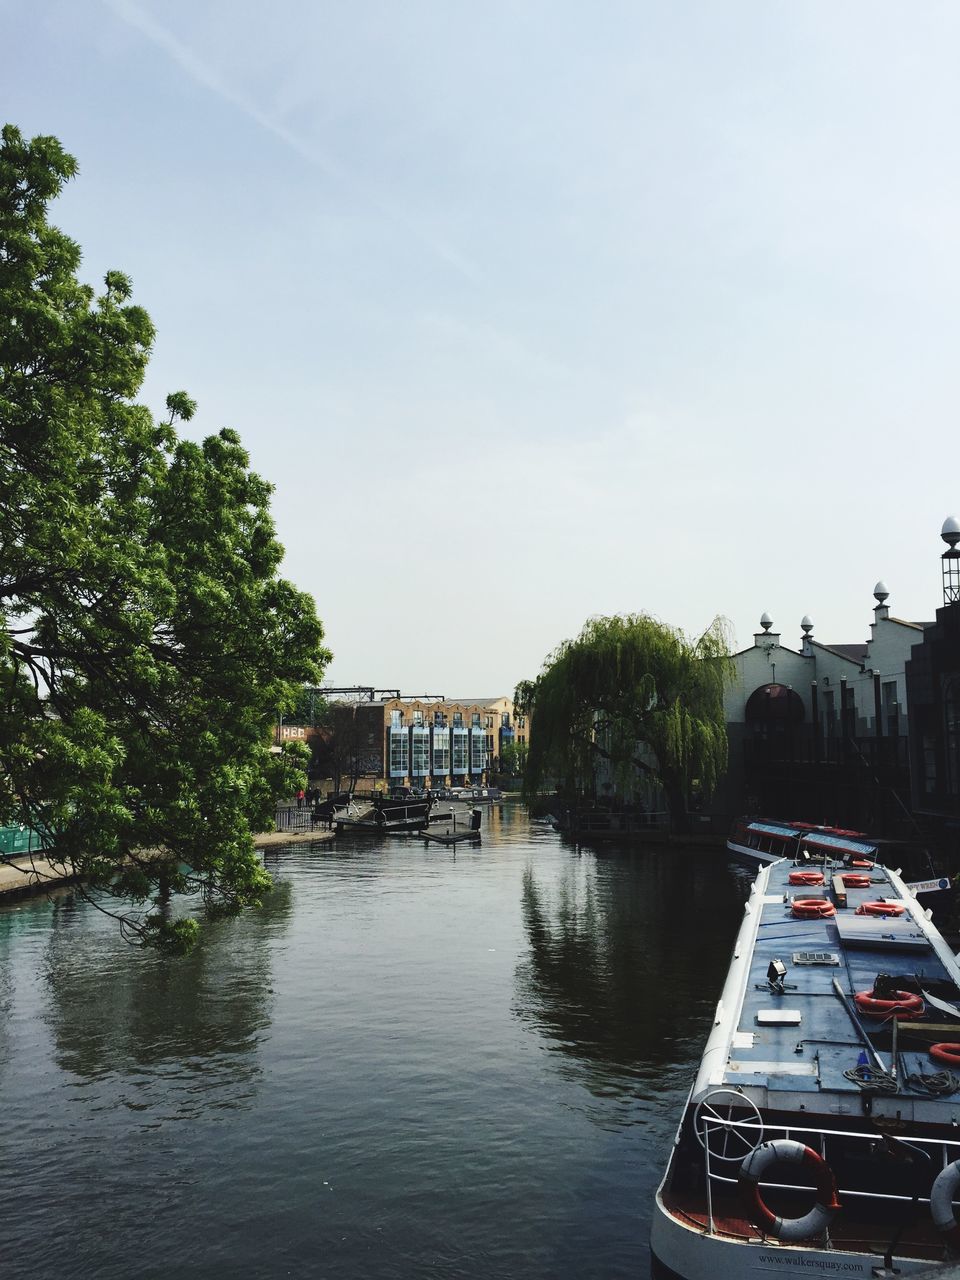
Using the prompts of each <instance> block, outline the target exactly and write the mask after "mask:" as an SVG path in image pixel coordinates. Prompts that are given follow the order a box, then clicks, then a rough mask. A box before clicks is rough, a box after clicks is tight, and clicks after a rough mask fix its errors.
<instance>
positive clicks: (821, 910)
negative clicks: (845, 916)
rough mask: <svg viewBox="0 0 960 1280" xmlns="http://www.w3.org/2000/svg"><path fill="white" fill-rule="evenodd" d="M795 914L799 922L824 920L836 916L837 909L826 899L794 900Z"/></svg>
mask: <svg viewBox="0 0 960 1280" xmlns="http://www.w3.org/2000/svg"><path fill="white" fill-rule="evenodd" d="M793 914H794V915H795V916H796V917H797V919H798V920H822V919H825V918H826V917H827V916H835V915H836V914H837V908H836V907H835V906H834V905H833V903H832V902H828V901H827V899H826V898H794V900H793Z"/></svg>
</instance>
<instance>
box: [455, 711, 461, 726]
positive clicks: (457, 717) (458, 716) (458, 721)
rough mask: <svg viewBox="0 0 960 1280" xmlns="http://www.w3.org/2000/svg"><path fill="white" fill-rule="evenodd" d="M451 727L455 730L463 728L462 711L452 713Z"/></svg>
mask: <svg viewBox="0 0 960 1280" xmlns="http://www.w3.org/2000/svg"><path fill="white" fill-rule="evenodd" d="M453 727H454V728H455V729H462V728H463V712H462V711H455V712H454V713H453Z"/></svg>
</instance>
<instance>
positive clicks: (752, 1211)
mask: <svg viewBox="0 0 960 1280" xmlns="http://www.w3.org/2000/svg"><path fill="white" fill-rule="evenodd" d="M776 1164H799V1165H803V1166H804V1167H805V1168H806V1169H808V1170H809V1171H810V1172H811V1174H812V1175H813V1181H814V1183H815V1185H816V1192H817V1200H816V1203H815V1204H814V1206H813V1208H812V1209H811V1210H810V1212H809V1213H807V1214H804V1216H803V1217H802V1218H780V1217H778V1216H777V1215H776V1214H775V1213H774V1212H773V1210H772V1209H771V1208H770V1207H769V1206H768V1205H766V1204H765V1203H764V1200H763V1197H762V1196H761V1194H760V1179H761V1177H762V1176H763V1174H764V1173H766V1171H767V1169H769V1168H770V1167H771V1166H772V1165H776ZM738 1183H739V1187H740V1193H741V1195H742V1196H743V1198H744V1201H745V1203H746V1209H747V1213H748V1215H749V1217H750V1220H751V1221H752V1222H754V1223H756V1225H757V1226H758V1227H759V1228H760V1230H761V1231H763V1232H764V1233H765V1234H766V1235H770V1236H773V1237H774V1239H775V1240H786V1241H788V1242H790V1243H794V1242H796V1241H799V1240H812V1239H817V1238H819V1237H821V1236H823V1235H824V1234H825V1232H826V1230H827V1228H828V1227H829V1225H830V1222H831V1220H832V1219H833V1217H834V1215H835V1214H836V1212H837V1210H838V1209H839V1208H840V1202H839V1201H838V1199H837V1180H836V1178H835V1177H834V1176H833V1171H832V1169H831V1168H830V1166H829V1165H828V1164H827V1162H826V1161H825V1160H824V1158H823V1156H821V1155H820V1153H819V1152H817V1151H814V1149H813V1148H812V1147H807V1146H804V1144H803V1143H802V1142H795V1141H794V1140H793V1139H792V1138H779V1139H777V1140H776V1141H774V1142H764V1143H761V1145H760V1146H759V1147H757V1148H756V1150H755V1151H751V1152H750V1154H749V1155H748V1156H747V1158H746V1159H745V1160H744V1162H743V1164H742V1165H741V1166H740V1176H739V1179H738Z"/></svg>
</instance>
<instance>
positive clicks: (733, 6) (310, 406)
mask: <svg viewBox="0 0 960 1280" xmlns="http://www.w3.org/2000/svg"><path fill="white" fill-rule="evenodd" d="M0 24H2V28H0V29H2V31H3V33H4V34H3V39H2V41H0V101H2V103H3V116H4V119H5V120H8V121H10V122H12V123H14V124H16V125H17V126H18V127H19V128H20V129H21V130H22V131H23V132H24V133H25V134H27V135H29V136H34V135H36V134H55V135H56V136H57V137H59V138H60V140H61V141H62V143H63V144H64V146H65V147H66V148H67V150H68V151H70V152H71V153H72V154H73V155H74V156H76V157H77V159H78V161H79V165H80V172H79V176H78V177H77V178H76V179H75V180H74V181H73V182H72V183H71V184H70V185H69V186H68V188H67V189H66V191H65V192H64V194H63V196H62V197H61V198H60V199H59V200H58V201H57V203H56V204H55V206H54V209H53V212H52V219H53V221H54V222H55V223H56V225H58V226H60V227H61V228H62V229H63V230H64V231H66V232H67V233H68V234H69V235H71V236H72V237H73V238H74V239H76V240H77V241H78V242H79V243H80V244H81V246H82V248H83V253H84V258H83V266H82V269H81V275H82V277H83V278H84V279H85V280H87V281H89V282H90V283H97V282H98V281H100V280H101V279H102V276H103V274H104V273H105V272H106V271H107V270H109V269H117V270H121V271H124V272H126V273H127V274H129V275H130V276H131V277H132V278H133V281H134V298H135V300H136V301H137V302H139V303H140V304H142V305H143V306H145V307H146V309H147V310H148V311H149V313H150V315H151V317H152V319H153V321H154V323H155V325H156V326H157V330H158V336H157V341H156V346H155V350H154V355H153V359H152V361H151V366H150V370H149V372H148V375H147V379H146V381H145V383H144V387H143V391H142V395H141V397H140V399H141V401H142V402H144V403H146V404H148V405H150V406H151V408H152V409H153V410H154V412H155V413H157V414H158V415H159V414H160V413H161V412H162V409H163V403H164V399H165V396H166V394H167V393H168V392H169V391H174V390H179V389H184V390H186V391H188V392H189V393H190V394H191V395H192V396H193V397H194V398H195V399H196V400H197V401H198V402H199V411H198V413H197V416H196V418H194V420H193V421H192V422H191V423H190V424H189V425H188V426H187V427H186V428H185V429H184V433H185V434H189V435H191V436H194V437H197V438H199V437H201V436H203V435H207V434H210V433H211V432H214V431H217V430H219V429H220V428H221V427H224V426H230V427H233V428H235V429H236V430H238V431H239V432H240V434H241V437H242V438H243V441H244V443H245V445H246V447H247V448H248V450H249V452H250V456H251V463H252V465H253V467H254V469H255V470H257V471H258V472H259V473H260V474H261V475H263V476H264V477H266V478H267V479H268V480H270V481H271V483H272V484H273V485H274V486H275V491H274V497H273V514H274V518H275V520H276V524H277V530H278V535H279V537H280V539H281V541H282V542H283V544H284V546H285V548H286V559H285V561H284V570H283V572H284V574H285V576H286V577H288V578H290V579H291V580H292V581H294V582H295V583H296V584H297V585H298V586H299V587H300V588H302V589H303V590H306V591H309V592H310V593H311V594H312V595H313V596H314V598H315V600H316V604H317V610H318V613H319V615H320V617H321V618H322V619H323V621H324V625H325V628H326V634H327V641H328V643H329V645H330V648H331V649H332V650H333V654H334V659H333V662H332V664H331V665H330V667H329V669H328V671H327V683H330V684H337V685H352V684H364V685H375V686H377V687H390V688H400V689H401V690H402V691H403V692H404V693H409V694H415V693H438V694H444V695H446V696H448V697H454V696H457V695H463V694H469V695H476V696H479V695H484V696H494V695H499V694H504V693H506V694H509V693H510V692H511V691H512V689H513V687H514V685H515V684H516V682H517V681H518V680H520V679H524V678H528V677H532V676H534V675H536V673H537V671H538V670H539V669H540V666H541V664H542V662H543V660H544V659H545V658H546V657H547V655H548V654H549V653H550V652H551V651H552V650H553V649H554V648H555V647H556V646H557V645H558V644H559V643H560V642H562V641H563V640H565V639H568V638H572V637H573V636H575V635H576V634H577V633H578V632H579V630H580V628H581V627H582V625H583V623H584V622H585V621H586V619H587V618H589V617H592V616H594V615H598V614H614V613H630V612H645V613H650V614H653V615H655V616H656V617H658V618H660V619H661V620H663V621H664V622H667V623H670V624H672V625H674V626H677V627H679V628H681V629H682V630H683V631H684V632H686V633H687V634H688V635H691V636H695V635H698V634H699V633H700V632H702V631H703V630H705V629H706V627H707V626H708V625H709V624H710V622H711V621H712V619H713V618H714V617H715V616H716V615H718V614H720V615H723V616H724V617H726V618H727V619H728V620H729V622H730V625H731V628H732V631H733V636H734V642H735V646H736V647H737V648H743V647H745V646H746V645H748V644H749V643H750V642H751V638H752V635H753V633H754V632H755V631H756V630H757V629H758V626H759V618H760V615H761V614H762V613H763V612H764V611H766V612H769V613H770V615H771V617H772V618H773V622H774V629H775V630H778V631H779V632H781V634H782V638H783V643H784V644H788V645H790V646H791V647H795V648H797V647H799V641H800V635H801V632H800V620H801V618H802V617H803V616H804V615H805V614H809V616H810V617H811V619H812V620H813V622H814V633H813V634H814V637H815V638H816V639H818V640H820V641H822V642H824V643H828V644H829V643H841V642H842V643H851V642H855V641H861V640H864V639H866V638H867V637H868V635H869V623H870V622H871V621H872V616H873V615H872V612H871V611H872V608H873V605H874V603H875V602H874V599H873V594H872V593H873V588H874V584H875V583H876V582H877V580H878V579H883V580H884V581H885V582H886V584H887V586H888V588H889V590H890V599H889V602H888V603H889V605H890V607H891V611H892V613H893V614H894V615H895V616H898V617H903V618H907V619H911V620H921V619H927V618H932V617H933V614H934V611H935V609H936V607H937V605H938V604H939V603H941V591H940V565H939V563H938V559H939V555H940V553H941V551H942V550H943V549H944V548H943V545H942V543H941V542H940V538H939V532H940V527H941V524H942V522H943V520H944V518H945V517H946V516H948V515H951V514H954V513H956V514H958V515H960V492H958V483H957V468H956V465H955V464H956V457H957V452H956V424H957V417H958V413H957V410H958V391H960V388H958V378H960V362H958V360H957V355H956V353H957V350H958V336H960V334H958V329H960V309H958V306H957V299H958V297H960V288H958V285H960V236H958V234H957V228H958V226H960V148H958V144H957V121H958V119H960V77H958V76H957V74H956V66H957V60H958V54H960V6H957V5H956V4H953V3H935V2H932V0H927V2H926V3H924V4H923V5H904V4H902V3H896V4H894V3H886V2H884V0H865V2H860V0H846V3H844V4H843V5H837V4H836V3H834V2H833V0H830V2H829V3H828V2H827V0H806V2H805V3H802V4H797V3H786V0H779V2H778V0H723V3H717V0H702V2H694V0H658V2H656V3H649V2H644V0H622V2H621V0H599V3H596V4H590V5H588V4H585V3H582V2H580V3H572V2H571V0H551V2H550V3H547V2H546V0H511V2H510V3H506V2H505V0H487V3H485V4H484V5H468V4H466V3H462V2H461V0H442V2H441V0H404V2H403V3H397V2H396V0H351V2H350V3H346V2H345V0H341V2H338V3H326V2H325V0H309V2H308V0H273V2H272V3H270V4H264V3H253V2H252V0H200V2H198V0H189V2H187V0H162V2H160V0H0Z"/></svg>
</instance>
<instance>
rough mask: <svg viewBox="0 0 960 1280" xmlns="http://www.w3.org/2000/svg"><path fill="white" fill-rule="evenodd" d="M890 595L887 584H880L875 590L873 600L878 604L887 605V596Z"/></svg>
mask: <svg viewBox="0 0 960 1280" xmlns="http://www.w3.org/2000/svg"><path fill="white" fill-rule="evenodd" d="M889 594H890V592H889V590H888V589H887V584H886V583H885V582H878V583H877V585H876V586H875V587H874V588H873V598H874V600H876V602H877V604H886V602H887V596H888V595H889Z"/></svg>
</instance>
